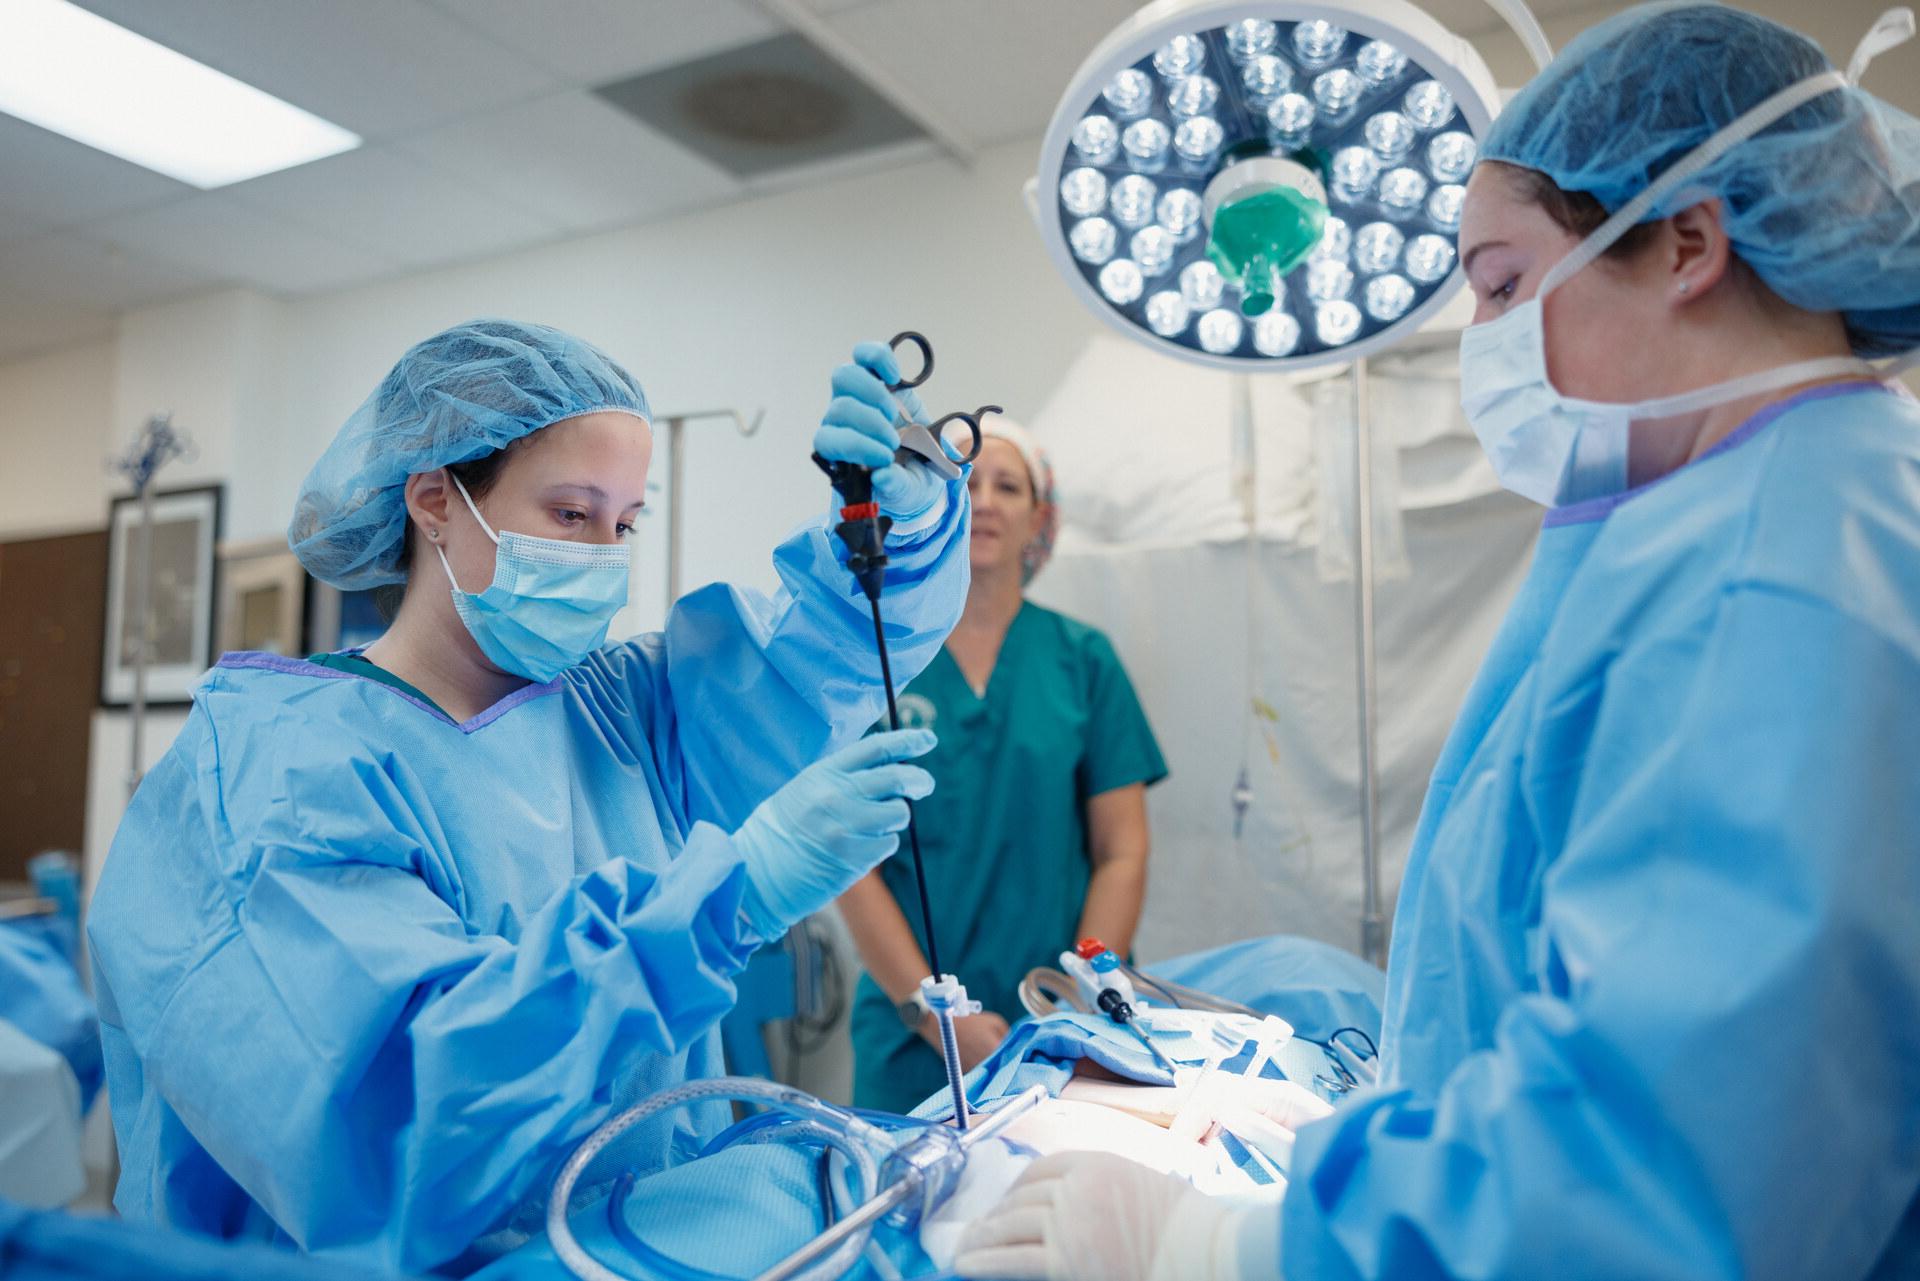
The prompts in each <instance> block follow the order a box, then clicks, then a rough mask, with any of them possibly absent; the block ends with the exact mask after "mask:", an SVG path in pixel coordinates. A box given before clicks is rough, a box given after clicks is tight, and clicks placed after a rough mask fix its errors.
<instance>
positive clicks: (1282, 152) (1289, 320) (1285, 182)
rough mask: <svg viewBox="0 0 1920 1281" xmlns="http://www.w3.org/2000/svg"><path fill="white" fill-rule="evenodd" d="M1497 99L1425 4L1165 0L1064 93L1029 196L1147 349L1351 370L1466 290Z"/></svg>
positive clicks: (1220, 364)
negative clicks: (1462, 220)
mask: <svg viewBox="0 0 1920 1281" xmlns="http://www.w3.org/2000/svg"><path fill="white" fill-rule="evenodd" d="M1498 101H1499V99H1498V94H1497V91H1496V89H1495V87H1494V83H1493V77H1492V75H1491V73H1489V72H1488V70H1487V67H1486V64H1485V63H1484V62H1483V61H1482V60H1481V58H1480V56H1479V55H1478V53H1476V52H1475V51H1474V49H1473V47H1472V46H1471V45H1470V44H1468V43H1467V42H1466V41H1464V40H1462V39H1460V38H1459V37H1457V36H1455V35H1453V34H1452V33H1451V32H1449V31H1447V30H1446V28H1444V27H1442V26H1441V25H1440V24H1439V23H1438V22H1436V21H1435V20H1434V19H1433V18H1432V17H1431V16H1429V15H1428V14H1426V13H1425V12H1424V11H1422V10H1421V9H1419V8H1418V7H1416V6H1415V5H1413V4H1412V3H1409V2H1408V0H1348V2H1347V3H1330V2H1328V0H1156V3H1153V4H1149V5H1147V6H1145V7H1144V8H1142V9H1141V10H1140V11H1139V12H1137V13H1136V14H1134V15H1133V16H1132V17H1131V18H1129V19H1128V20H1127V21H1126V22H1124V23H1122V24H1121V25H1120V26H1119V27H1118V28H1116V29H1115V30H1114V31H1113V32H1112V33H1111V34H1110V35H1108V36H1107V37H1106V38H1105V39H1104V40H1102V41H1101V42H1100V43H1099V44H1098V45H1097V46H1096V47H1095V48H1094V50H1093V52H1092V53H1090V54H1089V55H1088V57H1087V58H1086V60H1085V61H1084V62H1083V63H1082V65H1081V67H1080V69H1079V71H1078V72H1077V73H1076V74H1075V75H1074V77H1073V79H1072V81H1071V82H1070V83H1069V84H1068V86H1067V89H1066V92H1065V94H1064V95H1063V96H1062V98H1061V102H1060V106H1059V108H1058V109H1057V110H1056V111H1055V113H1054V117H1053V120H1052V123H1051V125H1050V126H1049V128H1048V131H1047V134H1046V137H1045V139H1044V140H1043V141H1042V144H1041V153H1040V163H1039V168H1038V176H1037V177H1036V179H1035V181H1034V183H1033V184H1031V185H1030V187H1029V189H1028V202H1029V206H1030V208H1031V209H1032V211H1033V214H1034V217H1035V221H1036V222H1037V224H1038V225H1039V228H1040V232H1041V237H1042V240H1043V241H1044V243H1045V244H1046V247H1047V250H1048V252H1049V254H1050V256H1051V257H1052V258H1053V260H1054V263H1055V265H1056V266H1057V267H1058V268H1059V269H1060V271H1061V274H1062V275H1063V276H1064V277H1065V278H1066V279H1067V282H1068V284H1069V286H1070V287H1071V288H1072V289H1073V290H1074V292H1075V293H1076V294H1078V295H1079V296H1080V298H1081V300H1082V301H1083V302H1085V303H1086V304H1087V305H1088V306H1089V307H1090V308H1091V309H1092V310H1093V311H1094V313H1095V314H1096V315H1098V316H1100V317H1101V318H1102V319H1103V320H1104V321H1106V322H1107V323H1108V324H1110V325H1112V326H1113V327H1115V328H1116V329H1119V330H1120V331H1122V332H1124V333H1126V334H1128V335H1129V336H1130V337H1133V338H1135V339H1136V340H1138V341H1141V342H1145V343H1147V344H1148V345H1149V346H1152V347H1155V348H1157V349H1159V350H1162V351H1165V352H1167V353H1168V354H1171V355H1176V356H1179V357H1180V358H1182V359H1185V360H1191V361H1194V362H1196V363H1200V364H1206V365H1212V366H1214V367H1217V368H1226V369H1240V370H1247V371H1257V370H1262V369H1273V368H1276V367H1278V368H1287V369H1300V368H1304V367H1308V366H1311V365H1316V364H1331V363H1344V362H1346V361H1349V360H1352V359H1355V358H1356V357H1359V356H1363V355H1366V354H1367V353H1369V352H1371V351H1376V350H1379V349H1381V348H1384V347H1386V346H1389V345H1391V344H1392V343H1393V342H1394V341H1397V339H1398V337H1399V336H1400V335H1403V334H1408V333H1412V332H1414V331H1415V330H1417V329H1418V328H1419V327H1420V325H1421V324H1423V323H1424V322H1425V321H1427V320H1428V319H1430V318H1431V317H1432V316H1433V315H1434V314H1435V313H1436V312H1437V311H1438V310H1439V309H1440V308H1441V307H1442V306H1443V305H1444V304H1445V303H1446V301H1447V299H1448V297H1450V296H1451V295H1452V294H1453V292H1455V291H1456V290H1457V289H1458V288H1459V285H1460V276H1459V272H1458V270H1457V262H1456V257H1457V255H1456V240H1455V237H1456V235H1457V232H1458V227H1459V214H1460V205H1461V201H1462V198H1463V195H1464V189H1463V184H1464V182H1465V180H1466V176H1467V173H1468V171H1469V170H1470V169H1471V168H1472V165H1473V161H1474V159H1475V157H1476V154H1477V150H1478V139H1479V138H1480V137H1482V136H1484V134H1485V132H1486V129H1487V127H1488V125H1489V124H1490V123H1491V121H1492V119H1493V115H1494V112H1495V111H1496V110H1497V106H1498ZM1287 174H1291V175H1292V176H1290V177H1289V176H1286V175H1287Z"/></svg>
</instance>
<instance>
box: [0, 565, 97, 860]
mask: <svg viewBox="0 0 1920 1281" xmlns="http://www.w3.org/2000/svg"><path fill="white" fill-rule="evenodd" d="M106 582H107V535H106V532H105V531H104V530H102V531H100V532H98V533H92V534H73V535H69V536H66V537H62V538H34V539H25V540H22V541H19V542H11V543H0V881H9V880H13V881H17V880H24V879H25V877H26V865H27V860H28V859H29V858H31V857H32V856H33V855H35V854H38V853H39V852H41V851H42V850H55V849H58V850H71V851H73V853H74V854H75V855H76V856H77V855H78V854H79V852H80V851H81V849H82V848H83V839H84V837H85V835H86V833H85V830H84V829H85V826H86V815H87V745H88V735H89V728H90V726H91V723H92V719H93V709H94V708H95V706H96V705H98V703H99V700H100V646H101V631H102V629H103V627H104V626H105V621H104V620H105V618H106Z"/></svg>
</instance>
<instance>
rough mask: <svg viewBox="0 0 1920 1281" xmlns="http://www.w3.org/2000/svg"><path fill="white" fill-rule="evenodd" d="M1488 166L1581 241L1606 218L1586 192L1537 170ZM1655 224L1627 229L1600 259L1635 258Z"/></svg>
mask: <svg viewBox="0 0 1920 1281" xmlns="http://www.w3.org/2000/svg"><path fill="white" fill-rule="evenodd" d="M1487 163H1489V164H1499V165H1500V168H1501V169H1502V170H1503V171H1504V172H1505V173H1506V175H1507V177H1508V179H1509V181H1511V182H1512V183H1513V185H1514V186H1515V187H1516V188H1518V189H1519V191H1520V194H1521V195H1522V196H1524V197H1525V198H1527V199H1528V200H1531V201H1532V202H1533V203H1534V204H1536V205H1539V206H1540V207H1541V208H1542V209H1544V210H1545V211H1546V214H1547V217H1549V218H1551V219H1553V221H1554V222H1555V224H1557V225H1558V226H1559V227H1560V229H1561V230H1562V231H1567V232H1571V233H1572V234H1574V235H1576V236H1579V237H1581V238H1583V239H1584V238H1585V237H1587V236H1590V235H1592V234H1593V233H1594V232H1596V231H1598V230H1600V225H1601V224H1602V223H1604V222H1605V221H1606V220H1607V218H1608V217H1609V215H1608V213H1607V207H1606V206H1605V205H1603V204H1601V203H1600V201H1599V199H1598V198H1597V197H1595V196H1594V195H1593V194H1592V193H1590V192H1585V191H1564V190H1562V189H1561V188H1560V186H1559V184H1557V183H1555V182H1554V180H1553V179H1551V178H1549V177H1547V175H1545V174H1543V173H1541V172H1540V171H1539V170H1538V169H1527V168H1524V167H1523V166H1520V165H1509V164H1501V162H1499V161H1497V160H1490V161H1488V162H1487ZM1658 225H1659V224H1658V223H1651V222H1643V223H1640V224H1638V225H1637V226H1633V227H1629V228H1627V230H1626V233H1625V234H1624V235H1622V236H1621V237H1620V239H1618V240H1616V241H1614V242H1613V243H1612V244H1610V245H1608V246H1607V248H1606V252H1605V253H1603V254H1602V255H1601V257H1603V258H1617V259H1627V258H1632V257H1635V256H1636V255H1638V254H1639V253H1640V252H1641V251H1642V250H1644V249H1646V248H1647V247H1648V246H1649V245H1650V244H1652V243H1653V237H1654V228H1655V227H1657V226H1658Z"/></svg>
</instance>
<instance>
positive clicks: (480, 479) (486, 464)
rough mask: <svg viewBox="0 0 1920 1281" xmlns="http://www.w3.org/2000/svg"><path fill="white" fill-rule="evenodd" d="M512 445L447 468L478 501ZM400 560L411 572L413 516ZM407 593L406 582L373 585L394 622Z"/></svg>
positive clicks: (378, 603) (385, 615) (383, 613)
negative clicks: (379, 585)
mask: <svg viewBox="0 0 1920 1281" xmlns="http://www.w3.org/2000/svg"><path fill="white" fill-rule="evenodd" d="M515 443H516V444H517V443H518V442H515ZM512 448H513V446H512V445H508V446H507V447H506V449H496V450H494V451H493V452H492V453H490V454H482V455H480V457H478V458H470V459H468V460H467V461H466V462H464V463H449V464H448V465H447V471H448V472H449V473H450V474H451V475H452V476H453V477H454V479H456V480H458V481H459V482H460V483H461V484H462V485H465V486H466V488H467V492H468V493H469V494H471V495H472V496H473V501H474V502H476V503H477V502H479V501H480V500H481V499H482V498H485V497H486V496H487V495H488V494H490V493H492V492H493V487H494V486H495V485H497V484H499V483H500V472H501V470H502V469H503V468H504V467H505V466H506V463H507V450H508V449H512ZM397 564H398V566H399V568H400V571H401V572H402V573H411V572H412V570H413V522H412V521H411V520H409V521H408V522H407V528H406V532H405V533H404V534H402V535H401V537H400V558H399V560H398V562H397ZM406 594H407V585H406V584H405V583H388V584H386V585H385V586H383V587H376V588H374V589H373V607H374V608H375V609H377V610H379V611H380V617H381V619H382V621H384V622H387V623H392V622H393V620H394V619H395V617H397V616H398V615H399V613H400V602H401V601H402V600H404V599H405V598H406Z"/></svg>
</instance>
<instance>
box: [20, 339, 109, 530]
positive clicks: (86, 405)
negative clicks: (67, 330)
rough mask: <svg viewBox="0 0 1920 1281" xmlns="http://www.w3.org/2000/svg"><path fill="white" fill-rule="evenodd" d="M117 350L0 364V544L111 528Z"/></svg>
mask: <svg viewBox="0 0 1920 1281" xmlns="http://www.w3.org/2000/svg"><path fill="white" fill-rule="evenodd" d="M114 355H115V350H114V344H113V343H111V342H103V343H89V344H87V345H85V346H81V347H70V348H68V349H66V350H64V351H57V352H53V353H51V354H49V355H46V356H42V357H40V358H39V359H37V360H32V361H20V362H15V363H12V364H0V539H15V538H33V537H39V536H45V535H53V534H70V533H76V532H79V531H81V530H89V529H99V528H101V527H102V526H103V525H105V523H106V517H107V495H108V494H109V493H110V492H112V491H111V486H112V478H111V476H110V475H109V474H108V471H107V455H108V454H109V452H111V443H110V429H111V424H112V421H113V419H112V406H113V374H114V364H115V361H114Z"/></svg>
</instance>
